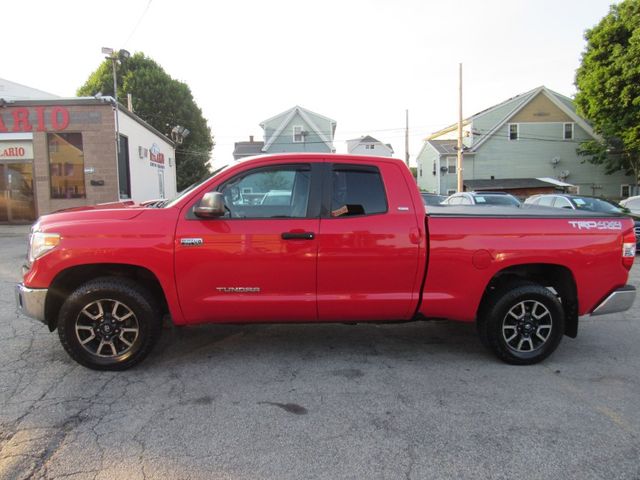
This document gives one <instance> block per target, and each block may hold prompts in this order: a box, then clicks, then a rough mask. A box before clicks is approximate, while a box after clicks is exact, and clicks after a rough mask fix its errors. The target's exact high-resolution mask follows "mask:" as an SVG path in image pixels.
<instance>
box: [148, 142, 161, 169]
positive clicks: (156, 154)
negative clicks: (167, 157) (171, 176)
mask: <svg viewBox="0 0 640 480" xmlns="http://www.w3.org/2000/svg"><path fill="white" fill-rule="evenodd" d="M149 154H150V157H151V159H150V160H151V163H155V164H156V165H158V166H162V167H163V168H164V153H160V147H158V145H156V144H155V143H154V144H153V145H151V148H150V149H149Z"/></svg>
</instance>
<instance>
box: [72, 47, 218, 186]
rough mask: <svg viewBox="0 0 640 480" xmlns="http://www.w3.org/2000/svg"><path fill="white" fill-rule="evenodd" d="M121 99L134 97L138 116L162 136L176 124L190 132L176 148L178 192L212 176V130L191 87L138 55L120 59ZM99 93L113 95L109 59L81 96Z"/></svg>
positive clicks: (93, 76)
mask: <svg viewBox="0 0 640 480" xmlns="http://www.w3.org/2000/svg"><path fill="white" fill-rule="evenodd" d="M116 76H117V81H118V98H119V99H122V98H126V96H127V93H130V94H131V95H132V96H133V110H134V111H135V113H136V115H138V116H139V117H140V118H142V119H143V120H144V121H146V122H147V123H149V124H150V125H152V126H153V127H154V128H155V129H157V130H159V131H160V132H161V133H163V134H165V135H167V136H170V133H171V129H172V128H173V127H175V126H176V125H181V126H183V127H186V128H188V129H189V130H190V131H191V133H190V134H189V135H188V136H187V137H186V138H185V140H184V142H183V143H182V145H179V146H177V148H176V170H177V181H178V190H182V189H184V188H186V187H187V186H189V185H191V184H192V183H194V182H197V181H198V180H200V179H201V178H203V177H205V176H206V175H208V174H209V167H208V165H207V162H208V161H209V157H210V155H211V149H212V148H213V146H214V142H213V138H212V137H211V129H210V128H209V126H208V125H207V120H206V119H205V118H204V117H203V116H202V110H201V109H200V108H199V107H198V105H197V104H196V102H195V100H194V99H193V95H192V94H191V90H190V89H189V87H188V86H187V85H186V84H185V83H183V82H180V81H178V80H174V79H173V78H171V77H170V76H169V75H168V74H167V73H166V72H165V71H164V69H163V68H162V67H161V66H160V65H158V64H157V63H156V62H155V61H153V60H152V59H150V58H148V57H146V56H145V55H144V54H143V53H141V52H138V53H136V54H135V55H133V56H131V57H130V58H121V60H120V62H119V65H118V71H117V74H116ZM98 92H102V94H103V95H113V67H112V63H111V60H109V59H106V60H105V61H104V62H102V64H100V66H99V67H98V69H97V70H96V71H95V72H93V73H92V74H91V75H90V76H89V79H88V80H87V81H86V82H85V84H84V85H83V86H82V87H80V88H79V89H78V95H81V96H82V95H86V96H93V95H95V94H96V93H98Z"/></svg>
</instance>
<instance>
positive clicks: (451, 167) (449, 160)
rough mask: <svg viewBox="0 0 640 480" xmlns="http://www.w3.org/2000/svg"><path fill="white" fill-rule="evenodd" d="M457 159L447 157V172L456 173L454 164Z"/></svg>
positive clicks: (456, 162)
mask: <svg viewBox="0 0 640 480" xmlns="http://www.w3.org/2000/svg"><path fill="white" fill-rule="evenodd" d="M457 164H458V159H457V158H456V157H447V173H456V165H457Z"/></svg>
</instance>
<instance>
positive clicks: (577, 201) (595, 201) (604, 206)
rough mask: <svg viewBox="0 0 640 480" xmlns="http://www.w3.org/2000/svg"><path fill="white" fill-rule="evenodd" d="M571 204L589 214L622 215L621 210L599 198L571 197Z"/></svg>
mask: <svg viewBox="0 0 640 480" xmlns="http://www.w3.org/2000/svg"><path fill="white" fill-rule="evenodd" d="M571 202H572V203H573V204H574V205H575V207H576V209H578V210H588V211H590V212H602V213H623V211H622V209H621V208H619V207H617V206H615V205H613V204H612V203H609V202H607V201H606V200H601V199H599V198H591V197H573V198H572V199H571Z"/></svg>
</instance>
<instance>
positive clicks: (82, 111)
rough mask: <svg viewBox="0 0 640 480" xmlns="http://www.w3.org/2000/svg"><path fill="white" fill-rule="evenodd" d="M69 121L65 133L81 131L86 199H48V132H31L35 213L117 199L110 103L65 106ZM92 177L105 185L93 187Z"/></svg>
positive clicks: (49, 195)
mask: <svg viewBox="0 0 640 480" xmlns="http://www.w3.org/2000/svg"><path fill="white" fill-rule="evenodd" d="M66 108H67V109H68V110H69V117H70V123H69V126H68V127H67V128H66V129H65V130H64V132H67V133H73V132H79V133H81V134H82V146H83V152H84V168H85V169H86V168H93V169H95V172H94V173H90V174H85V190H86V198H69V199H66V198H65V199H62V198H60V199H58V198H51V190H50V182H49V152H48V146H47V133H46V132H34V133H33V156H34V196H35V198H36V215H44V214H46V213H50V212H53V211H56V210H60V209H63V208H70V207H77V206H82V205H94V204H96V203H104V202H114V201H118V176H117V167H116V144H115V123H114V114H113V108H112V107H111V106H110V105H87V106H79V105H76V106H68V107H66ZM91 180H103V181H104V186H92V185H91Z"/></svg>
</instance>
